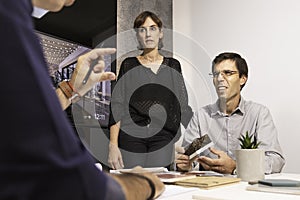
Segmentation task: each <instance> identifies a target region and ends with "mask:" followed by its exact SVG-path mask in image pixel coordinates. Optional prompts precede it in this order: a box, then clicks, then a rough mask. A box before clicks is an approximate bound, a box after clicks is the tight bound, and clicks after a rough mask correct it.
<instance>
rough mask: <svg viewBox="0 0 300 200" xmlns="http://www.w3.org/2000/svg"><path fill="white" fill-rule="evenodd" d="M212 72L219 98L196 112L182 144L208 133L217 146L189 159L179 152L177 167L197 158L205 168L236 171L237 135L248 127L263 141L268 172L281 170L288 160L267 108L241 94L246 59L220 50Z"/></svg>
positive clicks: (245, 71)
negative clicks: (285, 158) (283, 152)
mask: <svg viewBox="0 0 300 200" xmlns="http://www.w3.org/2000/svg"><path fill="white" fill-rule="evenodd" d="M211 75H212V78H213V83H214V86H215V89H216V92H217V95H218V100H217V101H216V103H214V104H211V105H207V106H204V107H202V108H200V109H199V110H198V111H197V112H195V114H194V116H193V118H192V119H191V121H190V123H189V125H188V127H187V129H186V132H185V135H184V139H183V143H182V146H186V145H188V144H190V143H191V142H192V141H193V139H195V138H197V137H200V136H202V135H204V134H208V135H209V136H210V138H211V140H212V141H213V143H214V148H210V151H208V153H207V154H205V156H200V157H195V158H194V159H193V160H189V159H188V156H186V155H179V156H178V158H177V159H176V161H175V162H176V166H177V168H178V170H183V171H186V170H190V169H191V168H192V164H193V162H194V161H198V162H199V163H200V165H201V167H202V168H203V169H204V170H213V171H217V172H220V173H224V174H233V173H235V168H236V161H235V150H236V149H239V148H240V145H239V140H238V138H239V137H240V135H241V134H245V133H246V131H248V132H249V134H251V135H252V134H254V135H255V136H256V137H257V139H258V141H261V144H260V146H259V148H261V149H264V150H265V173H266V174H270V173H277V172H280V171H281V170H282V167H283V166H284V164H285V160H284V157H283V155H282V150H281V147H280V144H279V141H278V134H277V130H276V128H275V125H274V123H273V120H272V117H271V114H270V112H269V110H268V108H266V107H265V106H263V105H261V104H258V103H255V102H252V101H246V100H245V99H243V98H242V96H241V90H242V88H243V87H244V86H245V84H246V82H247V79H248V67H247V63H246V61H245V60H244V59H243V58H242V57H241V56H240V55H239V54H236V53H221V54H220V55H218V56H217V57H216V58H215V59H214V60H213V63H212V73H211Z"/></svg>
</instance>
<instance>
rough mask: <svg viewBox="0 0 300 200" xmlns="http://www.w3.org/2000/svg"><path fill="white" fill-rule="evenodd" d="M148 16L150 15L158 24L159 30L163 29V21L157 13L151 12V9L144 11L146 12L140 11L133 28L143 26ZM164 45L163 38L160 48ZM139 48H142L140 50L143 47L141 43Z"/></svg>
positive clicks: (160, 40) (159, 44) (159, 43)
mask: <svg viewBox="0 0 300 200" xmlns="http://www.w3.org/2000/svg"><path fill="white" fill-rule="evenodd" d="M148 17H150V18H151V19H152V20H153V21H154V22H155V24H157V26H158V28H159V30H161V29H162V27H163V23H162V21H161V20H160V19H159V17H158V16H157V15H156V14H154V13H153V12H150V11H144V12H142V13H140V14H139V15H138V16H137V17H136V18H135V20H134V23H133V28H134V29H135V30H136V29H137V28H139V27H141V26H142V25H143V24H144V23H145V21H146V19H147V18H148ZM163 46H164V45H163V42H162V39H159V42H158V49H161V48H162V47H163ZM138 49H140V50H142V49H143V48H142V47H141V45H140V44H139V46H138Z"/></svg>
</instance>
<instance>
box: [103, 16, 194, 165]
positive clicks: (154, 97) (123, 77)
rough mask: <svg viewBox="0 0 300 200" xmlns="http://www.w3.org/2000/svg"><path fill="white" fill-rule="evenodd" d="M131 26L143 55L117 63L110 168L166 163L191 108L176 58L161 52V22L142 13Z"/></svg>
mask: <svg viewBox="0 0 300 200" xmlns="http://www.w3.org/2000/svg"><path fill="white" fill-rule="evenodd" d="M134 29H135V31H136V37H137V40H138V42H139V49H141V50H142V54H141V55H139V56H137V57H128V58H126V59H125V60H124V61H123V62H122V63H121V67H120V71H119V75H118V79H117V82H116V85H115V87H114V90H113V93H112V100H111V105H110V108H111V115H110V120H109V127H110V144H109V156H108V162H109V164H110V165H111V168H113V169H120V168H124V167H125V168H132V167H134V166H136V165H140V166H143V167H162V166H163V167H169V165H170V164H171V163H172V162H173V151H174V143H175V142H176V141H177V140H178V139H179V138H180V135H181V132H180V123H182V124H183V125H184V126H185V127H186V126H187V124H188V122H189V120H190V118H191V116H192V109H191V108H190V107H189V105H188V95H187V91H186V87H185V83H184V80H183V77H182V73H181V66H180V63H179V61H178V60H176V59H174V58H171V57H164V56H163V55H161V54H160V52H159V49H160V48H161V47H162V38H163V32H162V21H161V20H160V19H159V18H158V17H157V16H156V15H155V14H154V13H152V12H149V11H144V12H142V13H141V14H140V15H138V16H137V18H136V19H135V21H134ZM121 151H122V153H121Z"/></svg>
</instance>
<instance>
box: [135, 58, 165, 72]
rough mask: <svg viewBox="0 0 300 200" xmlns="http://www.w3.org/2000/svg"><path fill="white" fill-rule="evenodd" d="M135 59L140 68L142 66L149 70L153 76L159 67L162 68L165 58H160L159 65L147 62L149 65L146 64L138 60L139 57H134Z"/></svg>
mask: <svg viewBox="0 0 300 200" xmlns="http://www.w3.org/2000/svg"><path fill="white" fill-rule="evenodd" d="M135 58H136V60H137V61H138V63H139V64H140V65H141V66H143V67H145V68H147V69H150V70H151V71H152V72H153V73H154V74H157V73H158V72H159V69H160V67H161V66H162V64H163V63H164V60H165V57H164V56H162V59H160V60H161V61H160V62H159V63H155V64H152V63H150V62H149V64H147V63H143V62H142V60H141V59H140V58H141V56H136V57H135Z"/></svg>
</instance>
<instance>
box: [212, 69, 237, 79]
mask: <svg viewBox="0 0 300 200" xmlns="http://www.w3.org/2000/svg"><path fill="white" fill-rule="evenodd" d="M237 73H238V71H232V70H223V71H219V72H213V73H209V76H211V77H212V78H217V77H218V76H219V74H221V75H222V76H223V77H229V76H232V75H234V74H237Z"/></svg>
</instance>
